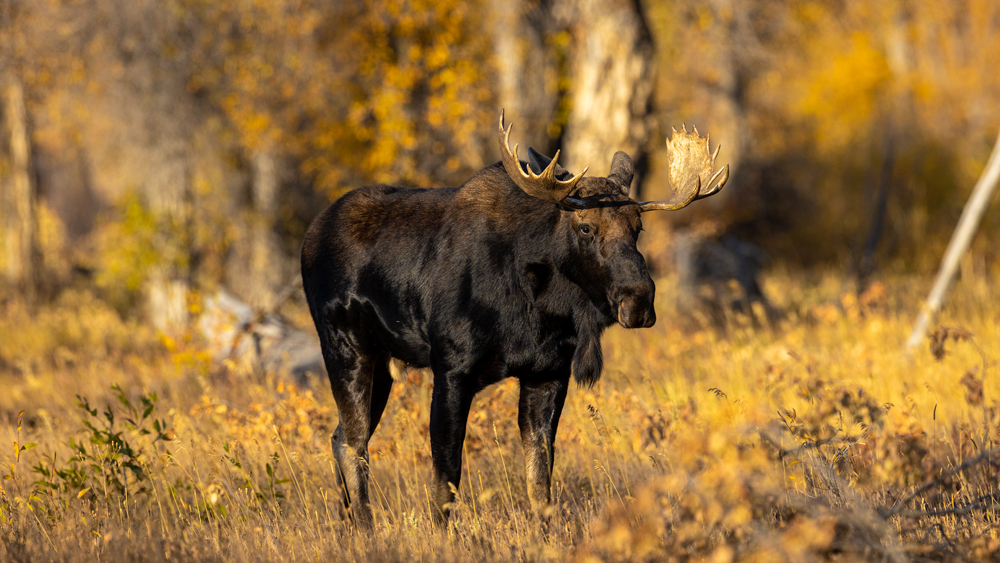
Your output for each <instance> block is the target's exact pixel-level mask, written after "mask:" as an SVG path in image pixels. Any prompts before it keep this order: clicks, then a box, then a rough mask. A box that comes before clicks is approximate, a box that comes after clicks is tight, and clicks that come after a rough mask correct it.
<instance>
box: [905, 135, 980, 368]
mask: <svg viewBox="0 0 1000 563" xmlns="http://www.w3.org/2000/svg"><path fill="white" fill-rule="evenodd" d="M998 183H1000V135H998V136H997V140H996V144H994V145H993V152H992V153H991V154H990V159H989V160H988V161H986V169H985V170H983V174H982V175H981V176H980V177H979V181H978V182H976V187H975V188H973V190H972V195H971V196H969V201H968V202H966V204H965V209H963V210H962V216H961V217H959V219H958V225H957V226H956V227H955V232H954V233H952V235H951V241H950V242H948V248H947V249H946V250H945V252H944V258H942V259H941V268H940V269H939V270H938V275H937V278H936V279H935V280H934V287H933V289H931V293H930V295H928V296H927V303H926V304H924V306H923V308H922V309H921V310H920V315H919V316H918V317H917V322H916V324H915V325H914V327H913V332H911V333H910V338H909V339H908V340H907V341H906V349H907V351H909V352H910V353H912V352H913V349H914V348H916V347H917V345H919V344H920V342H921V341H923V339H924V335H926V334H927V326H928V325H929V324H930V323H931V321H932V320H934V317H935V315H937V312H938V310H940V309H941V305H942V304H943V303H944V296H945V295H946V294H947V293H948V288H950V287H951V282H952V280H953V279H954V278H955V272H956V271H958V265H959V263H960V262H961V261H962V256H965V253H966V251H967V250H969V245H970V244H972V237H973V236H975V234H976V230H977V229H979V221H980V220H982V218H983V214H984V213H986V208H987V207H988V206H989V204H990V198H991V196H992V195H993V192H994V191H996V187H997V184H998Z"/></svg>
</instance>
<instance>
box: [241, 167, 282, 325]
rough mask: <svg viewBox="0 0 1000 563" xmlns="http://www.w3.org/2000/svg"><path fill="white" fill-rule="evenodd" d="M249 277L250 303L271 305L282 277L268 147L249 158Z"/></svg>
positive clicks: (275, 173) (267, 307)
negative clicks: (250, 168) (250, 159)
mask: <svg viewBox="0 0 1000 563" xmlns="http://www.w3.org/2000/svg"><path fill="white" fill-rule="evenodd" d="M251 166H252V179H251V188H250V189H251V193H250V195H251V199H252V202H253V212H252V214H251V219H250V233H249V236H250V241H249V243H250V248H249V253H250V264H249V270H250V278H249V279H248V280H247V281H248V285H247V286H246V288H245V290H246V293H247V297H248V298H249V301H250V304H251V305H253V306H254V307H257V308H259V309H264V310H266V311H269V310H271V308H272V307H273V306H274V305H275V302H274V301H275V295H276V293H277V291H278V289H279V287H278V286H279V285H280V284H281V281H282V272H283V267H282V266H283V261H282V260H281V249H280V248H279V247H278V241H277V240H276V237H275V235H274V222H275V219H276V217H277V202H278V165H277V161H276V159H275V157H274V154H273V153H271V152H270V151H266V150H262V151H258V152H257V153H256V154H255V155H254V156H253V159H252V161H251Z"/></svg>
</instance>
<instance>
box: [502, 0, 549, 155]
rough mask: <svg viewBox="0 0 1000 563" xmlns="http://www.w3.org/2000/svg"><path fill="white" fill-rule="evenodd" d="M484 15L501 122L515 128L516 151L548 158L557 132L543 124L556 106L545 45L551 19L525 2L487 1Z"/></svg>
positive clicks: (522, 0) (547, 122) (544, 12)
mask: <svg viewBox="0 0 1000 563" xmlns="http://www.w3.org/2000/svg"><path fill="white" fill-rule="evenodd" d="M487 11H488V13H489V19H490V22H491V25H490V29H491V30H492V32H491V33H492V35H493V51H494V54H495V62H496V66H497V70H498V76H497V85H498V88H497V90H498V92H499V97H500V100H499V101H500V107H502V108H504V110H505V111H506V115H507V119H508V120H509V121H511V122H513V123H516V125H515V127H517V131H518V132H517V136H518V138H519V139H521V141H520V143H521V146H522V147H534V148H535V149H536V150H538V151H539V152H541V153H543V154H551V152H550V150H549V149H550V147H551V145H552V144H553V140H554V139H553V136H558V132H557V131H552V132H550V131H549V125H550V124H551V123H552V120H553V118H554V117H555V114H556V106H557V104H558V103H559V69H558V68H557V63H556V56H555V53H554V51H553V47H552V46H551V45H550V44H549V42H548V39H549V38H550V37H549V36H550V31H551V29H550V28H551V27H552V25H551V20H552V18H551V14H549V13H548V10H547V9H546V7H545V6H542V5H539V4H538V3H535V2H527V1H525V0H497V1H495V2H490V3H488V5H487ZM553 134H554V135H553ZM522 155H523V153H522ZM519 156H520V155H519ZM524 158H527V157H526V156H525V157H524Z"/></svg>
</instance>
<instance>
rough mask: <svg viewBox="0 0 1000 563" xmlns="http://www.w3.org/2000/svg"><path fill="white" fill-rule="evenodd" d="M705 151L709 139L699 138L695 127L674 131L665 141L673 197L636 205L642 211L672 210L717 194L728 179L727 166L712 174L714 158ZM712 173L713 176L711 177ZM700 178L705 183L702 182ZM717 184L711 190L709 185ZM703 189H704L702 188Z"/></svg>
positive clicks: (717, 154) (717, 149)
mask: <svg viewBox="0 0 1000 563" xmlns="http://www.w3.org/2000/svg"><path fill="white" fill-rule="evenodd" d="M719 148H720V147H716V148H715V154H712V153H711V152H709V150H708V137H707V136H706V137H702V136H700V135H698V128H697V127H694V128H692V131H691V132H690V133H689V132H688V130H687V127H686V126H684V125H681V131H680V132H678V131H677V129H674V130H673V134H672V135H671V137H670V139H668V140H667V163H668V164H669V165H670V188H671V190H672V191H673V194H674V196H673V197H672V198H670V200H669V201H644V202H640V203H639V209H640V210H641V211H660V210H665V211H672V210H674V209H681V208H682V207H687V206H688V205H690V204H691V202H693V201H695V200H698V199H703V198H706V197H708V196H711V195H715V194H717V193H719V190H721V189H722V186H725V185H726V181H728V180H729V165H728V164H727V165H726V166H725V167H724V168H723V169H722V170H719V171H718V172H714V170H715V157H717V156H719ZM713 172H714V174H713ZM702 178H704V179H705V180H704V181H703V180H702ZM716 181H718V184H716V185H715V187H714V188H713V187H712V184H715V183H716ZM702 186H705V189H704V190H703V189H702Z"/></svg>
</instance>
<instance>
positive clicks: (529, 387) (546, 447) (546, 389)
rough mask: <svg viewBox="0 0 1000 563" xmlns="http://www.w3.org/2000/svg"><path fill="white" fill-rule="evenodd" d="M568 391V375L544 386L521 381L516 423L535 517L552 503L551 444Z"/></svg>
mask: <svg viewBox="0 0 1000 563" xmlns="http://www.w3.org/2000/svg"><path fill="white" fill-rule="evenodd" d="M568 388H569V376H568V375H567V376H566V377H565V378H560V379H558V380H555V381H546V382H543V383H532V382H525V381H521V396H520V399H519V401H518V403H519V404H518V413H517V423H518V426H519V427H520V429H521V444H522V446H523V448H524V462H525V474H526V477H527V479H526V480H527V485H528V499H529V500H530V501H531V508H532V510H534V511H535V512H536V513H538V514H544V512H545V509H546V508H548V506H549V504H550V502H551V480H552V465H553V462H554V461H555V448H554V447H553V443H554V442H555V439H556V428H557V427H558V426H559V415H560V414H561V413H562V409H563V404H564V403H565V402H566V391H567V389H568Z"/></svg>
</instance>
